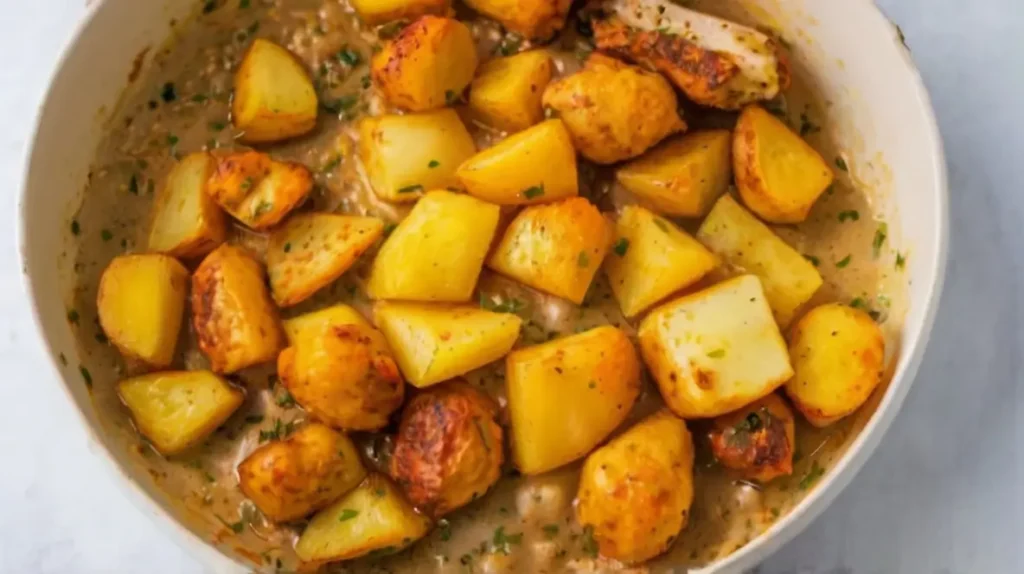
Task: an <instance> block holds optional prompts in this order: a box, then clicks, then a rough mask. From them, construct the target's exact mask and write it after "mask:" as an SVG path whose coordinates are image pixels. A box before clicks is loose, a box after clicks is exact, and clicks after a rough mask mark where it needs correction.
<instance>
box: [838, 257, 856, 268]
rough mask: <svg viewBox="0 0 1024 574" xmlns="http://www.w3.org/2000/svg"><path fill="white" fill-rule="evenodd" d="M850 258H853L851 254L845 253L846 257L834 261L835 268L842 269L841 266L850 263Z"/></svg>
mask: <svg viewBox="0 0 1024 574" xmlns="http://www.w3.org/2000/svg"><path fill="white" fill-rule="evenodd" d="M851 259H853V256H852V255H847V256H846V257H843V258H842V259H840V260H839V261H837V262H836V269H842V268H843V267H846V266H847V265H849V264H850V260H851Z"/></svg>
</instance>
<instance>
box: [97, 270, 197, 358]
mask: <svg viewBox="0 0 1024 574" xmlns="http://www.w3.org/2000/svg"><path fill="white" fill-rule="evenodd" d="M187 284H188V270H187V269H185V268H184V267H183V266H182V265H181V263H178V261H177V260H175V259H174V258H172V257H168V256H166V255H159V254H155V253H153V254H146V255H121V256H119V257H115V258H114V260H113V261H111V262H110V264H109V265H107V268H106V269H105V270H104V271H103V276H102V277H100V287H99V296H98V297H97V301H96V306H97V307H98V309H99V318H100V326H101V327H102V328H103V332H104V333H106V334H107V338H109V339H110V342H111V343H113V344H114V346H116V347H117V349H118V350H119V351H121V353H122V354H124V355H125V356H127V357H131V358H133V359H138V360H140V361H143V362H144V363H146V364H148V365H150V366H152V367H157V368H160V367H167V366H168V365H170V364H171V359H172V358H173V357H174V347H175V346H176V344H177V342H178V331H179V330H180V329H181V315H182V312H183V311H184V310H185V289H186V285H187Z"/></svg>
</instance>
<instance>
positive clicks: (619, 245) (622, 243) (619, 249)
mask: <svg viewBox="0 0 1024 574" xmlns="http://www.w3.org/2000/svg"><path fill="white" fill-rule="evenodd" d="M612 249H613V250H614V251H615V254H616V255H618V256H619V257H625V255H626V252H627V251H629V240H628V239H626V238H625V237H621V238H619V240H618V241H616V242H615V247H613V248H612Z"/></svg>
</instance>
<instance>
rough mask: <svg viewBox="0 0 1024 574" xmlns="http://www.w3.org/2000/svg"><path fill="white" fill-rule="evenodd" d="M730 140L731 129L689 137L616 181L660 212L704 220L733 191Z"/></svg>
mask: <svg viewBox="0 0 1024 574" xmlns="http://www.w3.org/2000/svg"><path fill="white" fill-rule="evenodd" d="M730 142H731V138H730V134H729V132H728V131H727V130H711V131H702V132H693V133H689V134H686V135H684V136H680V137H678V138H674V139H672V140H669V141H666V142H664V143H662V144H661V145H660V146H658V147H656V148H654V149H653V150H651V151H649V152H647V153H646V154H644V155H642V156H641V157H639V158H637V159H635V160H633V161H631V162H629V163H627V164H626V165H624V166H622V167H620V168H619V169H618V170H616V171H615V178H616V179H617V180H618V182H619V183H620V184H622V186H623V187H625V188H626V189H627V190H629V191H630V192H631V193H632V194H633V195H635V196H637V197H639V198H640V199H641V200H642V201H643V202H645V203H647V204H648V205H650V206H651V207H652V208H653V209H654V210H655V211H657V212H658V213H663V214H665V215H670V216H676V217H703V216H704V215H705V214H707V212H708V210H709V209H711V206H712V205H713V204H714V202H715V200H716V199H718V198H719V197H720V196H721V195H722V194H723V193H725V191H726V189H728V188H729V181H730V180H731V177H732V166H731V165H730V162H729V146H730Z"/></svg>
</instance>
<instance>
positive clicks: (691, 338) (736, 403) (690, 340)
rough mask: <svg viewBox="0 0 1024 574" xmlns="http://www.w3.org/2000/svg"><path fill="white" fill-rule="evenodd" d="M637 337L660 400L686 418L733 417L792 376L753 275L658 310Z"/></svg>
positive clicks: (759, 284)
mask: <svg viewBox="0 0 1024 574" xmlns="http://www.w3.org/2000/svg"><path fill="white" fill-rule="evenodd" d="M639 336H640V350H641V352H642V353H643V357H644V361H645V362H646V364H647V367H648V369H650V371H651V374H652V375H653V376H654V379H655V381H657V383H658V388H659V389H660V390H661V396H662V397H664V398H665V403H666V404H667V405H668V407H669V408H670V409H672V411H673V412H675V413H676V414H677V415H679V416H681V417H683V418H703V417H715V416H718V415H721V414H724V413H727V412H729V411H733V410H736V409H738V408H740V407H742V406H743V405H745V404H747V403H751V402H753V401H756V400H757V399H759V398H761V397H763V396H765V395H767V394H768V393H770V392H772V391H774V390H775V389H776V388H778V387H779V386H780V385H782V384H783V383H785V382H786V380H788V379H789V377H791V376H793V369H792V367H790V364H789V353H788V352H787V351H786V343H785V341H783V339H782V335H781V334H780V333H779V328H778V326H777V325H776V324H775V320H774V319H773V318H772V314H771V309H770V308H769V307H768V302H767V301H766V299H765V296H764V292H763V291H762V290H761V282H760V281H759V280H758V279H757V277H755V276H753V275H743V276H741V277H736V278H733V279H730V280H728V281H723V282H722V283H719V284H717V285H714V286H713V287H710V288H708V289H705V290H703V291H700V292H698V293H694V294H692V295H687V296H685V297H681V298H679V299H676V300H675V301H672V302H671V303H668V304H665V305H663V306H661V307H658V308H657V309H655V310H654V311H651V313H650V314H649V315H647V317H646V318H645V319H644V320H643V322H642V323H641V324H640V331H639Z"/></svg>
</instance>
